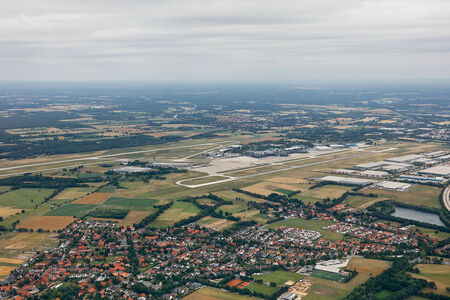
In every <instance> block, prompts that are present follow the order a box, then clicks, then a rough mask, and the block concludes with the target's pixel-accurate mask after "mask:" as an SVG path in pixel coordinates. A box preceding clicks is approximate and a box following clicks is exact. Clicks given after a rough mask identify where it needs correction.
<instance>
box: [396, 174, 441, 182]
mask: <svg viewBox="0 0 450 300" xmlns="http://www.w3.org/2000/svg"><path fill="white" fill-rule="evenodd" d="M398 179H400V180H402V181H409V182H418V183H430V182H431V183H439V184H442V183H445V182H446V181H447V179H445V178H443V177H424V176H418V175H400V176H399V177H398Z"/></svg>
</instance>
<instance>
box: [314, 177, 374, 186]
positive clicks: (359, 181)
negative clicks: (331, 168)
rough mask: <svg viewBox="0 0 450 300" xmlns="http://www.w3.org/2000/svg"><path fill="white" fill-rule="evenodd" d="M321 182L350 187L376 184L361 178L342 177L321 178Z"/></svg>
mask: <svg viewBox="0 0 450 300" xmlns="http://www.w3.org/2000/svg"><path fill="white" fill-rule="evenodd" d="M320 181H325V182H334V183H337V184H348V185H362V186H366V185H370V184H372V183H374V181H373V180H368V179H359V178H348V177H340V176H325V177H323V178H320Z"/></svg>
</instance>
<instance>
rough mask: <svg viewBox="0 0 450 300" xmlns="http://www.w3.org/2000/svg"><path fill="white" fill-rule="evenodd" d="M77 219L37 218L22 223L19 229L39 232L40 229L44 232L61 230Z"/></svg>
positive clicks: (61, 217)
mask: <svg viewBox="0 0 450 300" xmlns="http://www.w3.org/2000/svg"><path fill="white" fill-rule="evenodd" d="M74 220H75V219H74V218H73V217H64V216H37V217H34V218H31V219H29V220H26V221H23V222H20V223H19V224H18V225H17V227H18V228H26V229H33V230H38V229H39V228H41V229H43V230H50V231H54V230H60V229H64V228H66V227H67V225H69V224H70V223H72V222H73V221H74Z"/></svg>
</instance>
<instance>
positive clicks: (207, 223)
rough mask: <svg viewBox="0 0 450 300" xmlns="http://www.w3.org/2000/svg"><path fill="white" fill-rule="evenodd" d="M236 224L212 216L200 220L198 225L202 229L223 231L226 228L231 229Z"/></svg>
mask: <svg viewBox="0 0 450 300" xmlns="http://www.w3.org/2000/svg"><path fill="white" fill-rule="evenodd" d="M234 223H236V222H234V221H230V220H226V219H218V218H213V217H210V216H207V217H204V218H202V219H200V220H198V222H197V224H198V225H200V226H202V227H206V228H211V229H215V230H218V231H222V230H224V229H225V228H227V227H230V226H231V225H233V224H234Z"/></svg>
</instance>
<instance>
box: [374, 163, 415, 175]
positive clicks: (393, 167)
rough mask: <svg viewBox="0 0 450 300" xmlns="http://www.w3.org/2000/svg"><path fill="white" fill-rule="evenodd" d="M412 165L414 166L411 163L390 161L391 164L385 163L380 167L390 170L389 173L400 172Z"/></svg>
mask: <svg viewBox="0 0 450 300" xmlns="http://www.w3.org/2000/svg"><path fill="white" fill-rule="evenodd" d="M412 167H413V166H412V165H410V164H402V163H390V164H385V165H384V166H382V167H381V168H380V169H381V170H383V171H386V172H389V173H399V172H404V171H408V170H409V169H411V168H412Z"/></svg>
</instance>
